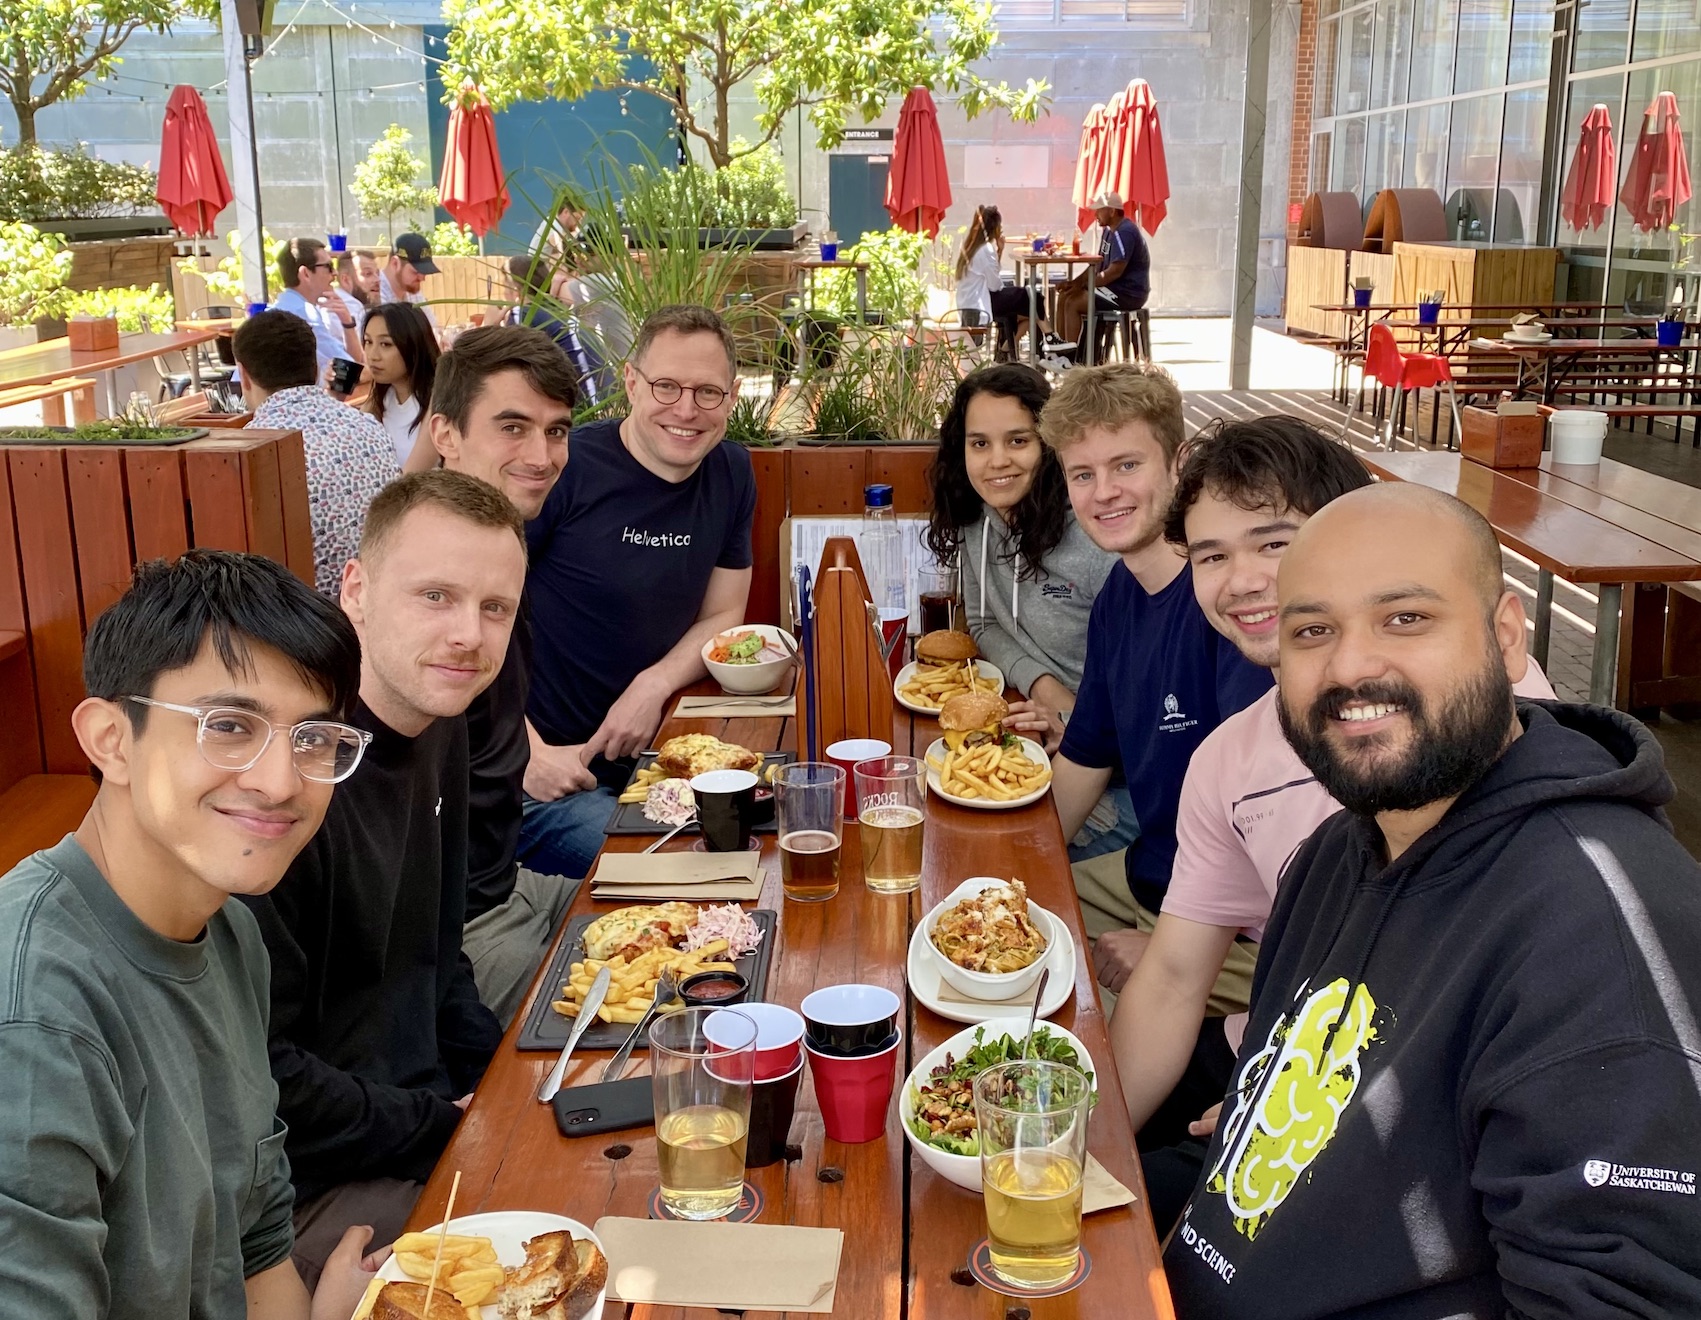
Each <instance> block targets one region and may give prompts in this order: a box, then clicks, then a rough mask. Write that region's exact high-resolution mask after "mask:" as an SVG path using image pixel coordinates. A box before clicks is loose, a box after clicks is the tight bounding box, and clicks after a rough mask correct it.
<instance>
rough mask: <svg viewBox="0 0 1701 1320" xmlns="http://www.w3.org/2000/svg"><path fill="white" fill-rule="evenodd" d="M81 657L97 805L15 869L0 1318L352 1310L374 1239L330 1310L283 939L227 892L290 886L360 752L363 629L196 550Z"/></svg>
mask: <svg viewBox="0 0 1701 1320" xmlns="http://www.w3.org/2000/svg"><path fill="white" fill-rule="evenodd" d="M83 674H84V682H85V686H86V687H87V690H88V693H89V695H88V696H87V697H86V698H85V699H84V700H83V701H82V702H81V703H80V704H79V705H78V706H77V708H76V710H75V711H74V712H73V713H72V716H71V722H72V726H73V728H74V729H75V731H76V735H77V740H78V742H79V744H80V745H81V747H82V749H83V751H84V753H85V754H86V755H87V756H88V758H89V761H90V763H91V766H92V768H93V773H94V775H95V778H96V779H97V781H98V782H99V785H100V787H99V789H98V791H97V792H96V795H95V800H94V804H93V806H91V807H90V809H89V812H88V815H87V816H85V817H84V818H83V822H82V824H81V825H80V826H79V827H78V828H77V830H76V832H75V833H74V834H70V835H67V836H66V837H65V839H64V840H63V841H61V842H60V843H58V844H57V845H55V846H54V847H52V848H49V849H46V850H45V851H43V852H38V853H36V854H35V855H33V856H31V857H28V858H26V859H25V860H24V861H22V862H20V863H19V864H18V865H17V866H16V867H14V868H13V869H12V870H11V872H10V873H8V874H7V875H6V876H5V877H4V878H3V879H0V949H3V950H4V957H5V960H6V965H7V967H8V975H7V976H6V978H5V980H4V982H3V984H0V1240H4V1241H5V1242H6V1243H7V1244H8V1248H9V1249H8V1250H7V1251H5V1252H4V1253H0V1297H4V1298H5V1306H4V1308H3V1309H4V1310H5V1312H6V1314H8V1315H14V1314H15V1315H32V1316H58V1315H66V1316H69V1315H78V1316H94V1317H102V1318H103V1320H151V1318H152V1317H157V1316H166V1315H176V1316H182V1315H244V1314H247V1315H262V1314H263V1315H276V1316H280V1317H283V1316H288V1317H297V1318H299V1320H305V1318H306V1317H308V1316H309V1315H310V1314H311V1316H312V1317H314V1320H329V1318H330V1317H333V1316H334V1317H336V1318H337V1320H342V1317H345V1316H347V1315H348V1314H349V1311H350V1309H351V1308H352V1307H353V1305H354V1304H355V1302H356V1301H358V1299H359V1297H360V1295H361V1293H362V1292H363V1291H364V1289H365V1282H366V1280H367V1279H369V1278H370V1277H371V1275H370V1270H369V1268H367V1267H370V1266H371V1265H372V1262H370V1261H367V1262H364V1263H363V1262H362V1261H361V1252H362V1251H363V1250H364V1248H365V1246H366V1244H367V1242H368V1241H369V1240H370V1239H371V1236H372V1232H371V1229H370V1228H360V1229H350V1230H349V1231H348V1232H347V1233H346V1234H344V1235H343V1237H342V1240H341V1243H340V1246H339V1247H338V1250H337V1252H336V1253H335V1255H334V1257H333V1262H332V1266H331V1267H327V1270H326V1272H325V1274H324V1275H323V1282H322V1283H321V1285H320V1287H319V1290H318V1293H317V1295H316V1296H315V1297H314V1299H313V1301H312V1302H311V1304H310V1303H309V1301H308V1296H307V1292H306V1290H305V1289H304V1288H303V1286H302V1282H301V1279H300V1277H299V1276H298V1275H297V1272H296V1269H295V1266H294V1265H293V1264H292V1263H291V1260H290V1253H291V1248H292V1245H293V1241H294V1235H293V1230H292V1226H291V1209H292V1206H293V1204H294V1194H293V1191H292V1189H291V1186H290V1169H289V1162H288V1160H287V1159H286V1158H285V1155H284V1150H283V1142H284V1132H283V1127H282V1125H281V1124H280V1123H279V1122H278V1121H277V1118H276V1108H277V1087H276V1085H275V1084H274V1082H273V1080H272V1076H271V1071H270V1068H269V1066H268V1060H267V1047H266V1044H267V1042H266V1032H267V1025H266V1017H267V1012H268V1008H269V995H268V977H269V973H268V965H267V959H266V950H265V947H264V945H263V944H262V942H261V937H260V932H259V931H258V929H257V928H256V926H255V922H254V918H253V916H252V915H251V914H250V913H249V911H248V910H247V908H245V907H244V906H243V905H242V904H241V903H233V902H231V901H229V900H230V899H231V897H232V896H233V895H240V896H243V897H254V896H259V895H263V894H265V893H266V892H268V891H269V890H271V889H272V888H273V886H275V885H276V884H277V883H278V882H279V880H280V878H281V877H282V876H283V875H284V873H285V869H286V868H287V867H288V866H289V865H290V863H291V861H292V860H293V859H294V858H295V857H296V856H297V854H298V853H299V852H300V850H301V849H302V848H303V846H304V845H306V844H307V843H308V841H309V840H310V839H311V838H312V837H313V835H314V833H315V832H316V831H317V830H318V829H319V827H320V823H321V822H322V821H323V819H324V817H325V814H326V810H327V808H328V806H329V805H330V803H331V801H332V800H333V792H332V785H333V784H335V783H340V782H343V781H345V780H347V778H348V777H349V776H350V775H352V774H353V773H354V772H355V770H356V769H357V768H358V767H359V765H360V762H361V759H362V755H363V753H364V752H365V749H366V746H367V743H368V741H369V735H367V734H366V733H365V732H363V731H362V730H360V729H358V728H356V727H354V726H353V725H351V724H350V723H348V722H347V721H348V720H349V719H350V712H351V709H352V707H353V705H354V702H355V696H356V691H357V689H358V685H359V675H360V647H359V642H358V641H357V639H356V636H355V632H354V629H353V628H352V627H351V626H350V624H349V622H348V620H347V619H346V618H344V616H343V615H342V613H341V612H340V611H338V610H337V608H336V606H334V605H333V604H332V603H331V602H330V601H328V600H326V599H325V598H324V597H323V596H321V595H319V594H318V593H317V592H315V591H313V590H312V589H311V588H310V587H309V586H308V585H307V584H306V583H304V582H301V581H300V580H299V579H297V578H296V577H294V576H293V575H292V574H291V573H289V572H288V570H286V569H285V568H283V567H282V566H281V565H279V564H276V563H273V562H272V561H271V560H268V559H263V558H261V557H259V556H257V555H240V554H230V553H226V552H223V551H216V550H191V551H189V552H188V553H187V554H185V555H183V556H182V557H181V558H180V559H178V560H177V561H176V562H175V563H172V564H167V563H166V562H165V561H163V560H154V561H152V562H149V563H144V564H141V565H138V566H137V568H136V572H135V577H134V580H133V581H132V583H131V585H130V588H129V590H127V591H126V592H125V593H124V595H123V596H122V597H121V598H120V599H119V600H118V601H117V602H116V603H115V604H114V605H113V606H112V607H111V608H110V609H108V610H107V611H106V612H105V613H104V614H102V615H100V617H99V618H97V619H96V620H95V621H94V624H93V626H92V627H91V628H90V629H89V635H88V640H87V643H86V645H85V647H84V651H83ZM310 1306H311V1311H310Z"/></svg>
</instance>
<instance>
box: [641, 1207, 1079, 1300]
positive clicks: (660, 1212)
mask: <svg viewBox="0 0 1701 1320" xmlns="http://www.w3.org/2000/svg"><path fill="white" fill-rule="evenodd" d="M766 1204H767V1201H766V1199H765V1198H764V1197H763V1195H762V1193H761V1191H760V1190H759V1189H758V1188H757V1187H756V1185H755V1184H754V1183H749V1182H747V1183H745V1184H744V1192H743V1194H742V1195H741V1196H740V1197H739V1198H738V1204H737V1205H735V1206H733V1208H732V1211H731V1213H730V1214H724V1215H722V1216H721V1217H720V1218H719V1219H710V1220H697V1221H694V1222H698V1223H710V1224H748V1223H752V1222H754V1220H755V1219H756V1217H757V1216H758V1215H760V1214H761V1213H762V1207H763V1206H764V1205H766ZM650 1218H651V1219H679V1218H682V1216H680V1215H676V1214H674V1213H673V1211H671V1210H669V1209H668V1208H667V1207H666V1206H665V1205H663V1204H662V1193H661V1188H660V1187H657V1188H656V1190H655V1191H653V1192H651V1193H650ZM1034 1296H1036V1297H1044V1296H1050V1294H1049V1293H1035V1294H1034Z"/></svg>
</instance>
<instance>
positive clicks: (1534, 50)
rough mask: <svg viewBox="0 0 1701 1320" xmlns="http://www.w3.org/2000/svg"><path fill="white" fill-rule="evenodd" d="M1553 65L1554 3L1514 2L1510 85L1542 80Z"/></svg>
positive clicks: (1549, 1)
mask: <svg viewBox="0 0 1701 1320" xmlns="http://www.w3.org/2000/svg"><path fill="white" fill-rule="evenodd" d="M1552 63H1553V0H1516V3H1515V4H1514V5H1513V6H1512V60H1511V64H1510V66H1509V67H1508V69H1507V71H1506V81H1507V82H1509V83H1521V82H1535V81H1537V80H1538V79H1540V80H1545V79H1546V78H1547V75H1548V68H1549V66H1550V65H1551V64H1552Z"/></svg>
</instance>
